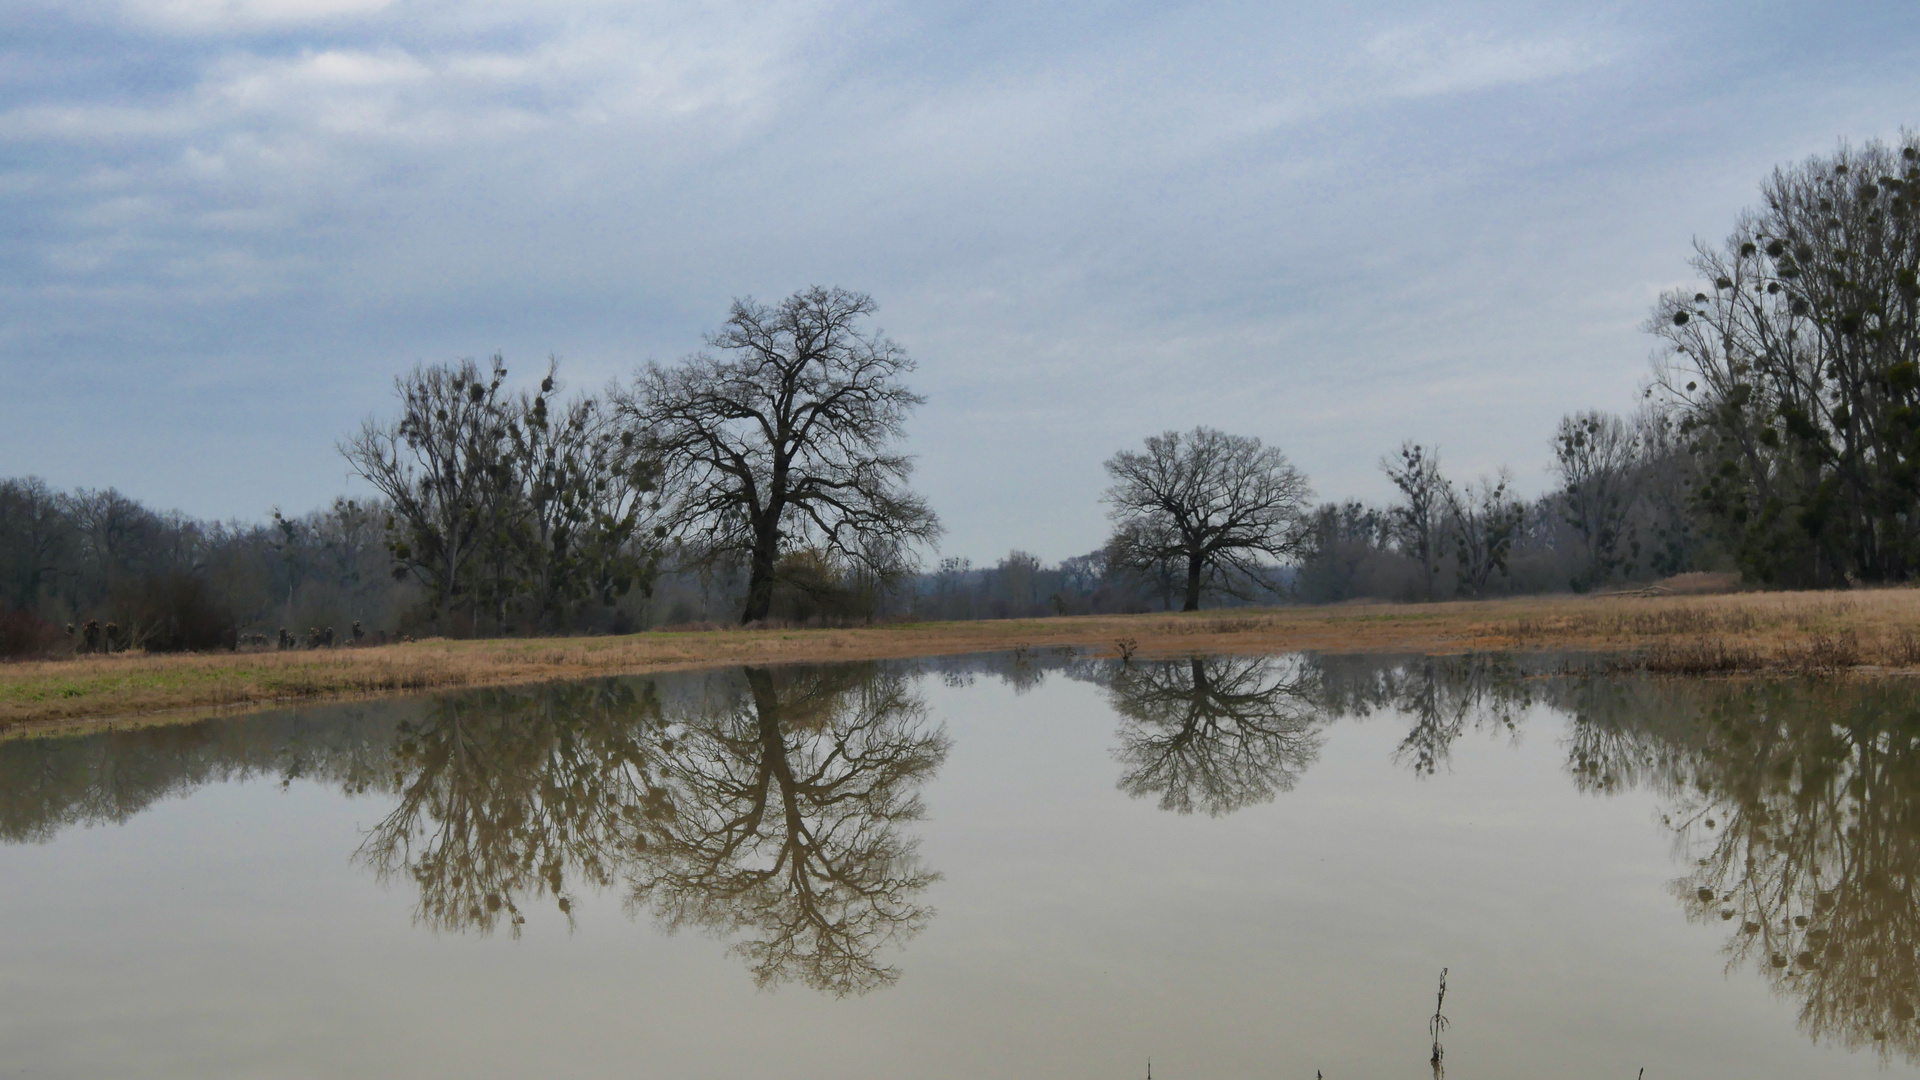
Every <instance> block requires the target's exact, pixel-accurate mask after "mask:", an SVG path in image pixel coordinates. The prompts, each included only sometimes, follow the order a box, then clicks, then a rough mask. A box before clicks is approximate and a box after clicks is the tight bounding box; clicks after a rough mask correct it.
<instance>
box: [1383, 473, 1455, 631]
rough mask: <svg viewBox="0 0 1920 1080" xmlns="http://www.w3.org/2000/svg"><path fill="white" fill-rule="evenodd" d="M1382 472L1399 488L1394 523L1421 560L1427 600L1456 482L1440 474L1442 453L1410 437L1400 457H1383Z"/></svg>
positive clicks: (1409, 551)
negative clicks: (1450, 482)
mask: <svg viewBox="0 0 1920 1080" xmlns="http://www.w3.org/2000/svg"><path fill="white" fill-rule="evenodd" d="M1380 471H1381V472H1384V473H1386V474H1387V479H1388V480H1391V481H1393V486H1394V487H1396V488H1398V489H1400V503H1399V505H1397V506H1395V507H1393V509H1392V511H1391V513H1392V515H1393V523H1394V526H1395V529H1396V531H1397V532H1398V533H1399V534H1400V542H1401V545H1402V546H1403V548H1404V549H1405V550H1406V552H1407V554H1409V555H1411V556H1413V557H1414V558H1415V559H1417V560H1419V562H1420V573H1421V576H1422V580H1424V581H1425V582H1426V595H1427V599H1428V600H1432V599H1433V579H1434V577H1435V575H1437V574H1439V572H1440V565H1439V559H1440V545H1441V542H1442V538H1443V532H1442V530H1443V528H1444V520H1443V518H1444V515H1445V513H1446V509H1447V499H1448V497H1449V496H1450V495H1451V494H1452V491H1453V485H1451V484H1449V483H1447V481H1446V479H1445V478H1444V477H1442V476H1441V475H1440V454H1439V452H1438V451H1437V450H1432V449H1429V448H1427V447H1424V446H1421V445H1420V444H1419V443H1416V442H1413V441H1411V440H1409V441H1407V442H1404V443H1402V444H1400V452H1399V454H1398V455H1397V456H1393V457H1386V458H1382V459H1381V460H1380Z"/></svg>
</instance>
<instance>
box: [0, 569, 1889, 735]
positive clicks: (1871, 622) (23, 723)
mask: <svg viewBox="0 0 1920 1080" xmlns="http://www.w3.org/2000/svg"><path fill="white" fill-rule="evenodd" d="M1023 645H1024V646H1059V645H1071V646H1081V647H1086V648H1089V649H1091V650H1093V651H1094V652H1096V653H1098V654H1104V655H1109V656H1117V655H1120V654H1121V653H1123V652H1130V653H1133V654H1134V655H1138V656H1142V657H1156V656H1173V655H1187V654H1192V653H1265V652H1285V651H1294V650H1314V651H1321V652H1428V653H1445V652H1465V651H1475V650H1514V651H1547V650H1591V651H1597V652H1610V653H1617V654H1620V655H1621V657H1622V662H1623V663H1631V664H1634V665H1637V666H1642V667H1645V668H1647V669H1648V670H1652V671H1658V672H1669V673H1674V674H1721V673H1731V672H1740V671H1755V670H1797V671H1815V672H1823V673H1831V672H1838V671H1842V670H1851V669H1859V668H1877V669H1887V668H1893V669H1909V670H1920V590H1915V589H1879V590H1855V591H1852V592H1843V593H1834V592H1827V593H1734V594H1728V595H1719V596H1640V595H1615V596H1592V597H1572V596H1555V597H1528V598H1518V599H1505V600H1489V601H1471V602H1469V601H1462V602H1453V603H1436V604H1377V605H1353V606H1339V607H1311V608H1272V609H1258V610H1252V609H1243V608H1235V609H1227V610H1220V611H1202V612H1195V613H1192V614H1152V615H1104V616H1098V615H1097V616H1084V617H1073V618H1055V619H1009V620H1000V621H980V622H954V623H902V624H891V625H886V626H877V627H863V628H850V629H804V630H803V629H791V630H714V631H703V632H693V633H660V632H653V633H644V634H633V635H628V636H625V637H582V638H530V639H529V638H517V639H507V640H494V641H448V640H437V639H436V640H429V641H422V642H417V643H409V644H404V645H388V646H380V647H363V648H337V649H324V650H300V651H293V652H254V653H248V652H242V653H210V654H197V655H174V656H146V655H140V654H120V655H115V656H91V657H78V658H73V659H65V660H36V661H25V662H18V663H9V664H0V730H6V731H10V732H12V733H16V734H17V733H23V732H25V731H29V730H44V729H46V728H48V727H59V726H67V725H71V724H75V723H86V726H92V724H93V723H95V722H99V721H103V720H108V719H112V720H116V721H117V720H123V719H133V718H136V717H146V718H147V722H153V721H154V720H158V719H164V718H168V717H178V718H181V719H187V718H191V717H194V716H198V715H202V714H204V713H206V712H208V711H226V710H233V709H244V708H250V707H263V706H267V705H270V704H275V703H284V702H295V701H315V700H323V699H335V698H346V697H355V696H364V695H372V694H386V693H396V692H406V691H419V690H434V689H442V688H450V687H460V686H479V685H489V684H500V683H515V682H534V681H540V680H547V679H564V678H577V677H581V676H587V675H604V674H618V673H637V672H647V671H664V670H671V669H680V668H694V667H706V666H713V665H723V664H742V663H789V662H799V661H826V660H871V659H882V658H890V657H906V656H932V655H940V654H949V653H965V652H981V651H987V650H994V649H1011V648H1015V647H1017V646H1023ZM156 714H168V717H163V716H159V715H156Z"/></svg>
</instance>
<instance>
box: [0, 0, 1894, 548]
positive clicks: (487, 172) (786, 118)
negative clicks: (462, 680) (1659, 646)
mask: <svg viewBox="0 0 1920 1080" xmlns="http://www.w3.org/2000/svg"><path fill="white" fill-rule="evenodd" d="M1916 61H1920V8H1914V7H1913V6H1911V5H1895V4H1878V5H1864V4H1862V5H1850V6H1849V5H1839V6H1833V5H1814V4H1778V3H1776V4H1767V3H1751V2H1750V3H1744V4H1739V5H1735V4H1725V5H1706V4H1696V5H1681V6H1676V5H1671V4H1652V3H1646V4H1635V3H1629V4H1613V5H1594V4H1586V3H1583V4H1578V5H1572V4H1551V3H1537V2H1535V3H1512V4H1504V3H1454V4H1446V5H1439V4H1428V5H1407V4H1340V5H1322V6H1303V5H1281V4H1271V3H1268V4H1210V5H1194V6H1180V5H1175V4H1166V3H1157V4H1122V3H1110V4H1085V5H1077V6H1064V5H1053V4H1036V3H1030V2H1029V3H991V2H989V3H967V4H954V5H945V4H939V3H917V4H892V3H886V2H880V0H868V2H848V3H834V2H815V3H764V4H732V3H713V4H694V3H659V4H651V3H619V4H615V3H600V2H595V0H581V2H576V3H571V4H565V5H555V4H536V3H525V2H519V0H493V2H481V3H463V4H455V3H432V2H429V3H417V2H409V0H391V2H390V0H118V2H114V0H61V2H57V3H56V2H51V0H10V2H6V3H4V4H0V222H4V224H5V226H6V235H7V239H8V242H7V244H6V245H5V246H4V248H0V377H4V386H5V388H6V390H5V393H4V394H0V474H10V475H19V474H25V473H33V474H39V475H41V476H44V477H46V478H47V480H48V481H49V482H51V483H53V484H55V485H56V486H60V487H74V486H87V487H101V486H108V485H112V486H117V487H119V488H120V489H121V490H123V491H125V492H127V493H128V494H130V495H133V496H135V497H138V498H140V499H142V500H144V501H146V502H148V503H150V504H153V505H156V506H161V507H167V508H178V509H181V510H184V511H187V512H189V513H192V514H197V515H202V516H216V517H242V518H258V517H261V516H263V515H265V514H266V513H267V511H268V510H269V509H270V508H272V507H274V506H280V507H283V508H285V509H287V510H289V511H294V510H304V509H307V508H310V507H313V506H316V505H319V504H321V503H322V502H324V501H325V500H327V499H328V498H330V497H331V496H332V495H333V494H335V493H337V492H341V491H347V490H352V484H351V483H350V481H349V479H348V477H347V475H346V470H345V466H344V464H343V463H342V461H341V460H340V458H339V457H338V456H337V455H336V454H335V453H334V451H333V444H334V442H335V440H336V439H338V438H339V437H340V436H342V435H344V434H345V433H347V432H348V431H349V430H350V429H351V428H353V427H354V426H355V425H356V424H357V423H358V421H359V420H360V419H361V418H362V417H363V416H365V415H367V414H369V413H372V412H381V411H384V410H386V409H387V407H388V401H389V398H390V395H391V380H392V377H393V375H394V374H395V373H396V372H397V371H399V370H402V369H404V368H406V367H409V366H411V365H412V364H413V363H415V362H416V361H420V360H441V359H450V358H455V357H462V356H484V355H487V354H490V353H492V352H493V351H495V350H499V351H502V352H504V353H505V354H506V356H507V360H508V364H509V367H510V368H512V369H513V370H514V371H515V372H516V373H518V374H522V375H529V376H533V375H536V374H537V371H538V369H539V368H541V367H542V366H543V362H544V359H545V357H546V356H547V355H549V354H555V355H558V356H559V357H560V358H561V360H562V364H563V373H564V374H565V376H566V378H567V380H568V382H570V383H571V384H573V385H576V386H581V385H598V384H600V383H603V382H605V381H606V380H608V379H613V378H622V377H625V376H626V375H627V374H628V373H629V372H631V370H632V369H633V367H634V366H635V365H636V364H637V363H640V362H643V361H645V360H647V359H649V358H657V359H662V360H670V359H673V358H675V357H677V356H679V355H682V354H684V353H686V352H688V351H689V350H691V349H693V348H695V347H697V346H698V344H699V337H700V334H701V333H702V331H704V330H707V329H711V328H713V327H714V326H715V325H716V324H717V322H718V321H719V320H720V319H721V318H722V317H723V316H724V314H725V311H726V307H727V304H728V301H729V299H730V298H731V297H733V296H736V295H748V294H750V295H755V296H758V297H760V298H762V299H767V300H773V299H777V298H779V297H781V296H784V295H786V294H787V293H790V292H792V291H793V290H795V289H797V288H800V287H803V286H806V285H809V284H814V283H821V284H839V285H844V286H847V287H851V288H857V289H861V290H863V291H866V292H869V293H871V294H873V295H874V297H875V298H876V299H877V300H878V301H879V303H880V305H881V320H880V321H881V323H882V325H883V326H884V327H885V328H886V329H887V331H888V332H889V333H890V334H891V335H892V336H893V337H895V338H896V339H898V340H899V341H900V342H901V343H902V344H904V345H905V346H906V347H907V348H908V350H909V351H910V352H911V353H912V354H913V355H914V356H915V357H916V358H917V359H918V361H919V363H920V371H919V372H918V375H917V378H916V380H915V385H916V387H917V388H918V389H920V390H921V391H922V392H923V393H925V394H926V395H927V396H928V398H929V401H928V404H927V405H926V407H925V408H924V409H922V410H921V411H920V412H919V413H918V414H917V416H916V418H915V420H914V423H913V425H912V449H913V451H914V452H915V453H916V454H917V455H918V457H919V463H920V471H919V474H918V479H917V486H918V487H920V488H921V490H922V491H924V492H925V494H926V495H927V496H928V497H929V498H930V499H931V500H932V501H933V503H934V506H935V508H936V509H937V510H938V511H939V512H940V513H941V515H942V517H943V518H944V519H945V521H946V523H947V526H948V529H949V535H948V537H947V539H946V540H945V542H944V543H943V545H942V547H943V550H944V552H945V553H947V554H958V555H966V556H970V557H972V558H974V559H976V560H990V559H992V558H995V557H997V556H999V555H1001V554H1003V553H1004V552H1005V551H1006V550H1007V549H1008V548H1010V547H1016V546H1017V547H1022V548H1026V549H1028V550H1031V551H1035V552H1037V553H1039V554H1041V555H1042V556H1044V557H1046V558H1048V559H1057V558H1060V557H1063V556H1067V555H1072V554H1076V553H1079V552H1082V551H1086V550H1088V549H1091V548H1093V547H1095V546H1097V545H1098V544H1099V543H1100V542H1101V540H1102V538H1103V537H1104V534H1105V520H1104V516H1103V513H1102V508H1101V506H1100V505H1099V502H1098V497H1099V493H1100V490H1101V489H1102V487H1103V486H1104V481H1105V477H1104V474H1103V472H1102V470H1101V468H1100V463H1101V461H1103V460H1104V459H1105V458H1107V457H1108V456H1109V455H1111V454H1112V453H1113V452H1114V451H1115V450H1117V449H1120V448H1123V447H1128V446H1132V445H1135V444H1137V443H1138V442H1139V441H1140V440H1141V439H1142V438H1143V437H1144V436H1146V435H1148V434H1150V433H1153V432H1157V431H1161V430H1164V429H1167V428H1174V427H1178V428H1186V427H1191V426H1193V425H1194V424H1201V423H1204V424H1209V425H1213V426H1216V427H1221V428H1225V429H1227V430H1229V431H1234V432H1238V433H1245V434H1252V435H1258V436H1260V437H1261V438H1263V439H1265V440H1267V441H1269V442H1271V443H1275V444H1277V445H1279V446H1281V447H1282V448H1283V449H1285V450H1286V452H1287V453H1288V454H1289V455H1290V456H1291V457H1292V458H1293V459H1294V461H1295V463H1296V464H1298V465H1300V466H1301V467H1302V468H1303V469H1305V470H1306V471H1307V473H1308V474H1309V475H1310V476H1311V477H1312V478H1313V481H1314V483H1315V486H1316V488H1317V489H1318V490H1319V492H1320V494H1321V495H1322V496H1323V497H1328V498H1335V497H1349V496H1357V497H1364V498H1383V497H1384V496H1385V494H1386V492H1385V485H1384V482H1383V481H1382V480H1381V478H1380V477H1379V475H1378V471H1377V468H1376V462H1377V461H1378V460H1379V458H1380V456H1381V455H1382V454H1383V453H1385V452H1387V451H1388V450H1390V449H1392V448H1393V447H1394V446H1396V445H1398V443H1399V442H1400V440H1402V439H1404V438H1415V439H1419V440H1421V441H1424V442H1429V443H1438V444H1439V445H1440V446H1441V448H1442V455H1443V463H1444V464H1445V466H1446V467H1447V470H1448V472H1449V473H1450V474H1452V475H1455V476H1456V477H1459V478H1461V479H1465V478H1469V477H1471V476H1473V475H1475V474H1478V473H1481V472H1486V471H1491V470H1493V469H1495V468H1498V467H1500V466H1501V465H1503V464H1504V465H1509V466H1511V467H1512V468H1513V470H1514V472H1515V474H1516V475H1517V477H1518V478H1519V480H1520V482H1521V486H1522V487H1523V489H1526V490H1528V491H1538V490H1540V489H1541V488H1543V487H1544V486H1545V485H1546V483H1547V476H1546V471H1545V466H1546V464H1547V460H1548V457H1549V454H1548V450H1547V438H1548V435H1549V433H1550V432H1551V430H1552V428H1553V425H1554V423H1555V422H1556V420H1557V419H1558V417H1559V416H1560V415H1561V414H1562V413H1564V412H1567V411H1570V410H1573V409H1579V408H1585V407H1595V406H1597V407H1605V408H1613V409H1619V410H1626V409H1630V408H1632V407H1633V406H1634V404H1635V403H1636V399H1637V388H1638V387H1639V385H1640V382H1641V380H1642V379H1643V378H1644V376H1645V373H1646V367H1647V357H1648V355H1649V353H1650V351H1651V349H1652V345H1653V342H1652V339H1650V338H1649V337H1647V336H1646V335H1645V334H1643V333H1642V332H1641V331H1640V329H1639V327H1640V324H1641V322H1642V321H1643V320H1644V319H1645V317H1646V313H1647V310H1648V308H1649V306H1650V305H1651V303H1652V302H1653V300H1654V298H1655V297H1656V296H1657V294H1658V293H1659V292H1660V290H1661V289H1663V288H1666V287H1668V286H1671V285H1674V284H1678V283H1681V282H1684V281H1686V280H1687V270H1686V259H1687V256H1688V252H1689V247H1690V244H1691V243H1692V241H1693V239H1694V237H1696V236H1700V237H1706V238H1718V237H1721V236H1724V235H1725V234H1726V232H1727V231H1728V230H1729V229H1730V227H1731V226H1732V224H1733V222H1734V219H1735V217H1736V215H1737V214H1738V213H1739V212H1740V211H1741V210H1742V209H1743V208H1744V207H1747V206H1749V205H1751V204H1752V203H1753V202H1754V201H1755V197H1756V190H1757V185H1758V183H1759V181H1760V180H1761V178H1762V177H1763V176H1764V175H1765V174H1766V172H1767V171H1768V170H1769V169H1771V168H1772V167H1773V166H1775V165H1777V164H1781V163H1785V162H1791V161H1795V160H1798V159H1800V158H1803V157H1805V156H1807V155H1809V154H1813V153H1820V152H1825V151H1828V150H1830V149H1832V148H1833V146H1834V145H1835V144H1836V142H1837V141H1838V140H1840V139H1842V138H1847V139H1853V140H1863V139H1867V138H1873V137H1876V136H1878V137H1887V138H1891V137H1893V136H1895V135H1897V134H1898V132H1899V130H1900V128H1901V126H1902V125H1903V124H1920V105H1916V102H1920V63H1916Z"/></svg>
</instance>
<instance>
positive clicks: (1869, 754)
mask: <svg viewBox="0 0 1920 1080" xmlns="http://www.w3.org/2000/svg"><path fill="white" fill-rule="evenodd" d="M1571 689H1572V690H1573V693H1572V694H1571V695H1570V696H1571V701H1570V704H1571V705H1572V706H1573V707H1574V708H1575V709H1576V710H1577V713H1576V715H1577V716H1578V720H1577V721H1576V731H1579V730H1580V729H1584V728H1599V729H1601V730H1602V732H1603V733H1604V734H1603V735H1601V736H1598V737H1596V736H1588V737H1586V738H1585V740H1584V741H1580V742H1578V743H1577V746H1578V751H1579V753H1580V754H1581V755H1582V756H1581V757H1579V758H1577V759H1576V760H1575V761H1574V771H1575V775H1576V777H1577V778H1579V779H1580V780H1582V781H1583V782H1585V783H1589V784H1592V785H1593V786H1595V787H1597V788H1599V789H1601V790H1606V789H1607V785H1609V784H1610V783H1613V782H1615V778H1617V777H1644V778H1646V779H1647V780H1650V781H1652V782H1653V783H1655V784H1657V786H1658V788H1659V789H1660V790H1661V792H1662V793H1663V795H1664V796H1665V798H1666V803H1667V808H1666V814H1665V817H1664V821H1665V823H1666V824H1667V825H1668V826H1669V827H1670V828H1672V829H1673V831H1674V835H1675V839H1676V843H1677V844H1678V848H1679V850H1680V851H1681V852H1682V853H1683V854H1684V856H1685V857H1686V858H1687V859H1688V861H1689V862H1690V863H1691V864H1692V867H1693V869H1692V872H1691V873H1690V874H1689V875H1688V876H1686V877H1684V878H1682V879H1680V880H1679V881H1678V882H1676V883H1675V889H1676V892H1677V893H1678V895H1679V897H1680V900H1681V902H1682V904H1683V905H1684V906H1685V907H1686V909H1687V913H1688V916H1689V917H1690V918H1692V919H1695V920H1697V921H1701V922H1707V923H1716V924H1724V925H1725V926H1727V928H1728V943H1727V952H1728V955H1729V957H1730V963H1731V964H1733V965H1736V966H1749V967H1752V968H1754V969H1757V970H1758V971H1760V972H1762V973H1763V974H1764V975H1765V977H1766V978H1767V979H1768V980H1769V981H1771V982H1772V984H1773V985H1774V987H1775V989H1776V990H1778V991H1779V992H1781V993H1783V994H1786V995H1788V996H1790V997H1792V998H1795V999H1797V1000H1798V1001H1799V1002H1800V1023H1801V1026H1802V1027H1803V1029H1804V1030H1805V1031H1806V1032H1807V1034H1808V1035H1810V1036H1812V1037H1813V1038H1815V1039H1831V1040H1833V1041H1835V1042H1838V1043H1840V1044H1842V1045H1845V1046H1849V1047H1861V1046H1868V1045H1871V1046H1874V1047H1876V1048H1877V1049H1878V1050H1879V1052H1880V1053H1881V1054H1882V1055H1883V1056H1885V1057H1888V1058H1891V1057H1892V1056H1894V1055H1896V1054H1898V1055H1899V1056H1901V1057H1904V1058H1905V1059H1907V1060H1908V1061H1920V1026H1916V1024H1915V1006H1916V1003H1920V893H1916V886H1920V708H1916V701H1915V695H1914V691H1913V688H1912V687H1911V686H1909V685H1906V684H1904V683H1901V682H1866V681H1853V680H1834V681H1814V682H1768V681H1758V680H1755V681H1737V682H1711V683H1704V684H1700V683H1686V682H1678V681H1675V682H1670V683H1666V684H1664V685H1662V686H1660V693H1659V696H1660V697H1662V698H1663V699H1664V700H1663V701H1662V705H1663V706H1664V708H1663V709H1661V710H1660V711H1658V712H1653V713H1649V712H1645V711H1642V710H1637V709H1636V710H1635V711H1633V712H1630V713H1622V712H1620V711H1618V706H1619V705H1620V704H1621V703H1622V701H1623V698H1622V695H1620V694H1618V693H1617V692H1612V691H1611V690H1610V689H1609V688H1607V687H1606V686H1605V685H1604V683H1602V684H1601V685H1599V686H1597V687H1595V686H1591V685H1576V686H1574V687H1572V688H1571ZM1592 690H1598V691H1599V693H1598V695H1597V696H1598V697H1599V703H1598V705H1596V704H1595V703H1594V702H1593V700H1592V698H1591V697H1588V693H1589V691H1592Z"/></svg>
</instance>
